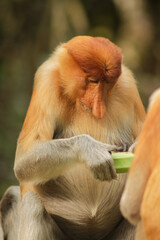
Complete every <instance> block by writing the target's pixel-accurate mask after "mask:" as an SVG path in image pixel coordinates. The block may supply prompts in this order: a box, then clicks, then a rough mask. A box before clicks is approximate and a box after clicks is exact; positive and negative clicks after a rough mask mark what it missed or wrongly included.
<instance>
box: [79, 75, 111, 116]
mask: <svg viewBox="0 0 160 240" xmlns="http://www.w3.org/2000/svg"><path fill="white" fill-rule="evenodd" d="M113 85H114V84H113V83H112V84H106V83H105V82H104V81H103V80H101V79H96V78H95V77H90V76H89V77H86V88H85V91H84V93H83V94H82V95H81V96H80V97H79V98H77V101H78V102H79V104H80V106H81V107H82V108H83V109H84V110H85V111H87V112H91V113H92V114H93V116H94V117H96V118H98V119H102V118H103V117H104V115H105V113H106V102H107V97H108V95H109V92H110V90H111V89H112V87H113Z"/></svg>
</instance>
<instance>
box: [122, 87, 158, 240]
mask: <svg viewBox="0 0 160 240" xmlns="http://www.w3.org/2000/svg"><path fill="white" fill-rule="evenodd" d="M121 210H122V213H123V215H124V216H125V217H126V218H127V219H128V220H129V221H130V222H131V223H133V224H137V225H138V227H137V233H136V240H160V89H158V90H156V91H155V92H154V93H153V95H152V97H151V100H150V106H149V111H148V115H147V118H146V121H145V123H144V127H143V130H142V132H141V134H140V137H139V141H138V145H137V147H136V151H135V157H134V160H133V163H132V166H131V170H130V172H129V176H128V179H127V184H126V187H125V190H124V193H123V195H122V200H121Z"/></svg>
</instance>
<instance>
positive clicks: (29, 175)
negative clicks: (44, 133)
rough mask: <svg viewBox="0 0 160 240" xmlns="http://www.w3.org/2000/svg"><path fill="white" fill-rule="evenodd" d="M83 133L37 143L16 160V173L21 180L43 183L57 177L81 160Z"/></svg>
mask: <svg viewBox="0 0 160 240" xmlns="http://www.w3.org/2000/svg"><path fill="white" fill-rule="evenodd" d="M82 139H83V135H81V137H80V136H75V137H71V138H66V139H58V140H50V141H46V142H41V143H38V144H37V145H35V146H34V147H33V148H32V149H31V150H29V151H28V152H27V153H25V154H23V155H21V156H18V155H20V154H17V156H16V161H15V167H14V170H15V174H16V176H17V178H18V179H19V180H20V181H21V182H23V181H24V182H25V181H27V182H29V181H31V182H33V183H35V184H36V183H41V182H45V181H47V180H49V179H51V178H56V177H57V176H59V175H60V174H61V173H62V172H63V171H64V170H65V169H67V168H68V167H69V166H71V165H72V164H75V163H76V162H78V161H79V155H80V152H79V145H81V144H80V142H81V141H83V140H82Z"/></svg>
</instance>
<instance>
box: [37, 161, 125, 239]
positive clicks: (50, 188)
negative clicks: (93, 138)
mask: <svg viewBox="0 0 160 240" xmlns="http://www.w3.org/2000/svg"><path fill="white" fill-rule="evenodd" d="M124 181H125V176H124V175H123V174H122V175H120V176H118V180H113V181H111V182H101V181H99V180H96V179H94V178H93V177H92V175H91V173H90V171H89V170H88V169H86V167H85V166H84V165H78V166H77V167H74V168H72V169H71V170H69V171H67V173H66V174H65V175H63V176H61V177H59V178H58V179H57V180H54V181H50V182H48V183H47V184H46V185H45V186H43V187H42V189H41V190H40V191H41V196H42V199H43V201H44V205H45V208H46V210H47V212H49V213H50V214H51V215H52V216H53V218H54V220H55V221H56V223H57V224H58V226H59V227H60V229H62V230H63V232H64V233H65V234H66V235H67V236H69V238H70V239H76V240H78V239H93V240H94V239H101V238H102V237H104V236H106V235H107V234H108V233H109V232H110V231H111V230H112V229H113V228H114V227H115V226H116V224H117V223H118V222H119V220H120V218H121V215H120V211H119V200H120V196H121V192H122V189H123V185H124Z"/></svg>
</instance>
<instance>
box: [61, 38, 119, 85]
mask: <svg viewBox="0 0 160 240" xmlns="http://www.w3.org/2000/svg"><path fill="white" fill-rule="evenodd" d="M64 46H65V47H66V48H67V50H68V53H69V54H71V56H72V57H73V58H74V59H75V60H76V61H77V63H78V64H79V65H80V67H81V68H82V69H83V71H84V72H86V73H87V74H89V75H90V76H94V77H95V78H97V79H102V80H104V81H106V82H109V83H110V82H113V81H115V80H117V78H118V77H119V76H120V74H121V61H122V55H121V50H120V48H118V47H117V46H116V45H115V44H113V43H112V42H110V41H109V40H108V39H105V38H101V37H88V36H80V37H75V38H73V39H71V40H70V41H69V42H68V43H67V44H65V45H64Z"/></svg>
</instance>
